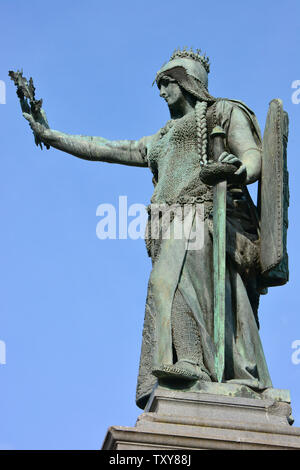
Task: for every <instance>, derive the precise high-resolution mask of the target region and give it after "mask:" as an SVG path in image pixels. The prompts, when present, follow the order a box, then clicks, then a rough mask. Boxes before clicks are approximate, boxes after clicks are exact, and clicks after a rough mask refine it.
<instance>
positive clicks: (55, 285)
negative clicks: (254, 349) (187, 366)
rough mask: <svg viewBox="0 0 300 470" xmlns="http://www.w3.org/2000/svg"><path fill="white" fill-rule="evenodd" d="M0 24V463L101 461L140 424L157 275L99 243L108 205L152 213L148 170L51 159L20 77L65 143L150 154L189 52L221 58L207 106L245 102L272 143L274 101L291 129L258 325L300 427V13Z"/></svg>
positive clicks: (115, 9)
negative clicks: (22, 453) (283, 235)
mask: <svg viewBox="0 0 300 470" xmlns="http://www.w3.org/2000/svg"><path fill="white" fill-rule="evenodd" d="M0 18H1V28H0V41H1V42H0V43H1V63H0V80H4V81H5V83H6V92H7V93H6V104H0V122H1V130H0V134H1V140H0V159H1V160H0V161H1V172H0V175H1V176H0V179H1V181H0V195H1V197H0V210H1V220H2V224H1V231H0V252H1V254H0V259H1V269H0V278H1V282H0V312H1V321H0V340H2V341H4V342H5V344H6V364H5V365H0V416H1V426H0V448H3V449H98V448H100V447H101V444H102V441H103V439H104V437H105V434H106V431H107V428H108V427H109V426H110V425H124V426H132V425H134V424H135V421H136V418H137V416H138V415H139V414H140V413H141V410H139V409H138V408H137V407H136V406H135V401H134V398H135V386H136V377H137V371H138V363H139V355H140V347H141V335H142V326H143V317H144V305H145V297H146V288H147V280H148V277H149V273H150V269H151V263H150V259H149V258H147V254H146V250H145V246H144V241H143V240H136V241H134V240H130V239H128V240H99V239H98V238H97V237H96V225H97V222H98V221H99V218H97V217H96V209H97V206H98V205H99V204H101V203H111V204H115V205H117V203H118V197H119V196H120V195H126V196H127V197H128V204H133V203H141V204H145V205H146V204H148V202H149V199H150V197H151V193H152V183H151V174H150V172H149V170H147V169H142V168H130V167H125V166H118V165H109V164H106V163H94V162H87V161H84V160H80V159H76V158H75V157H72V156H70V155H67V154H63V153H61V152H59V151H57V150H54V149H51V150H49V151H47V150H45V149H44V150H43V151H41V150H40V149H39V148H37V147H36V146H35V145H34V142H33V136H32V133H31V130H30V129H29V126H28V124H27V122H26V121H25V120H24V119H23V117H22V115H21V112H20V106H19V102H18V99H17V96H16V93H15V87H14V85H13V83H12V82H11V81H10V80H9V78H8V76H7V74H8V70H10V69H13V70H16V69H18V68H23V70H24V75H25V76H27V77H28V78H29V76H32V77H33V78H34V82H35V85H36V88H37V92H36V95H37V98H40V97H42V98H43V100H44V109H45V110H46V112H47V116H48V120H49V123H50V126H51V127H52V128H53V129H58V130H61V131H64V132H68V133H71V134H86V135H100V136H103V137H106V138H108V139H123V138H128V139H138V138H140V137H142V136H143V135H150V134H152V133H155V132H156V131H157V130H158V129H159V128H160V127H162V126H163V125H164V124H165V122H166V121H167V120H168V118H169V116H168V109H167V107H166V104H165V102H164V101H163V100H162V99H161V98H160V97H159V94H158V90H157V88H156V87H152V86H151V84H152V81H153V79H154V76H155V73H156V71H157V70H158V69H159V68H160V66H161V65H162V64H163V63H164V62H165V61H167V60H168V59H169V57H170V54H171V53H172V52H173V50H174V48H176V47H177V46H181V47H182V46H184V45H187V46H193V47H195V48H197V47H200V48H202V49H203V50H204V51H206V52H207V54H208V55H209V57H210V60H211V73H210V81H209V90H210V92H211V94H212V95H214V96H223V97H229V98H235V99H241V100H243V101H244V102H246V103H247V104H248V106H250V107H251V108H252V109H254V111H255V112H256V115H257V118H258V120H259V123H260V125H261V128H262V130H263V128H264V123H265V119H266V114H267V110H268V103H269V101H270V100H271V99H273V98H277V97H279V98H281V99H282V100H283V102H284V107H285V109H286V110H287V111H288V113H289V116H290V138H289V147H288V160H289V163H288V164H289V171H290V191H291V201H290V202H291V204H290V211H289V219H290V226H289V239H288V249H289V255H290V282H289V284H288V285H286V286H284V287H278V288H273V289H270V291H269V294H268V295H267V296H264V297H262V298H261V304H260V322H261V338H262V342H263V346H264V350H265V355H266V358H267V362H268V365H269V369H270V373H271V377H272V380H273V384H274V387H277V388H287V389H290V391H291V397H292V406H293V415H294V418H295V425H298V426H300V395H299V388H300V383H299V382H300V381H299V378H300V364H298V365H297V364H293V362H292V353H293V352H294V351H293V349H292V346H291V345H292V343H293V342H294V341H295V340H297V339H299V340H300V318H299V287H300V284H299V278H300V256H299V239H300V222H299V204H300V187H299V170H300V163H299V144H300V138H299V130H300V104H299V105H296V104H293V103H292V99H291V96H292V93H293V92H294V91H295V90H293V89H292V88H291V85H292V82H293V81H295V80H297V79H298V80H300V67H299V63H300V62H299V45H300V44H299V35H300V3H299V1H297V0H294V1H293V0H286V1H284V2H282V0H252V1H251V2H241V1H240V0H228V1H227V2H223V1H218V0H217V1H214V2H211V3H209V2H207V1H201V0H200V1H199V0H185V1H184V2H183V1H178V0H172V1H171V0H162V1H159V0H151V1H143V0H139V1H136V0H127V1H121V0H111V1H110V2H108V1H106V2H104V1H100V0H99V1H96V0H86V1H82V0H81V1H78V0H60V1H57V0H52V1H51V2H41V1H34V0H28V1H27V2H24V1H21V0H10V1H8V0H7V1H5V0H1V1H0ZM297 178H298V181H297ZM299 356H300V355H299Z"/></svg>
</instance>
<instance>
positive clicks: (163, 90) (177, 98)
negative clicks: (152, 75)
mask: <svg viewBox="0 0 300 470" xmlns="http://www.w3.org/2000/svg"><path fill="white" fill-rule="evenodd" d="M159 90H160V96H161V97H162V98H163V99H164V100H166V102H167V103H168V106H169V107H174V106H176V104H179V103H180V102H181V101H182V100H184V99H185V98H184V96H183V93H182V91H181V88H180V86H179V85H178V83H177V82H175V81H174V80H173V79H172V78H170V77H168V76H165V77H163V78H162V79H161V80H160V82H159Z"/></svg>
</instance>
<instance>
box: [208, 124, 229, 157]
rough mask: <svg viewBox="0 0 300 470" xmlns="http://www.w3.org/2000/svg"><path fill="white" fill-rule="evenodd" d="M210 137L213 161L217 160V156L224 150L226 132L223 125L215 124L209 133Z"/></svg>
mask: <svg viewBox="0 0 300 470" xmlns="http://www.w3.org/2000/svg"><path fill="white" fill-rule="evenodd" d="M210 137H211V139H212V140H213V159H214V162H217V161H218V160H219V156H220V155H221V154H222V153H223V152H225V143H224V139H225V137H226V132H225V131H224V129H223V127H221V126H215V127H214V128H213V130H212V132H211V134H210Z"/></svg>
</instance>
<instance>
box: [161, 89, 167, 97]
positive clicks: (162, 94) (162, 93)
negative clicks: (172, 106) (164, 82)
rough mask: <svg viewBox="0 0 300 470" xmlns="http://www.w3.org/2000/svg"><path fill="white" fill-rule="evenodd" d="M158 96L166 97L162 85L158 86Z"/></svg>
mask: <svg viewBox="0 0 300 470" xmlns="http://www.w3.org/2000/svg"><path fill="white" fill-rule="evenodd" d="M159 96H161V97H162V98H166V96H167V93H166V90H165V87H163V86H161V87H160V93H159Z"/></svg>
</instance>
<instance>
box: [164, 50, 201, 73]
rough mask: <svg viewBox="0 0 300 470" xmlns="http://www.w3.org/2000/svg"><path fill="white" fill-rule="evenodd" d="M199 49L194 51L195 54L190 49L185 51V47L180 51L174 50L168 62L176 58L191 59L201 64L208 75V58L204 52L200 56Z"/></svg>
mask: <svg viewBox="0 0 300 470" xmlns="http://www.w3.org/2000/svg"><path fill="white" fill-rule="evenodd" d="M201 52H202V51H201V49H196V52H194V51H193V48H192V47H191V48H190V50H187V47H186V46H185V47H184V48H183V49H182V50H180V49H179V48H178V49H175V51H174V52H173V54H172V56H171V58H170V60H173V59H176V57H180V58H181V59H183V58H185V59H193V60H196V61H198V62H200V63H201V65H203V67H204V68H205V70H206V72H207V73H209V68H210V64H209V58H208V57H207V56H206V53H205V52H204V54H203V55H201Z"/></svg>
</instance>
